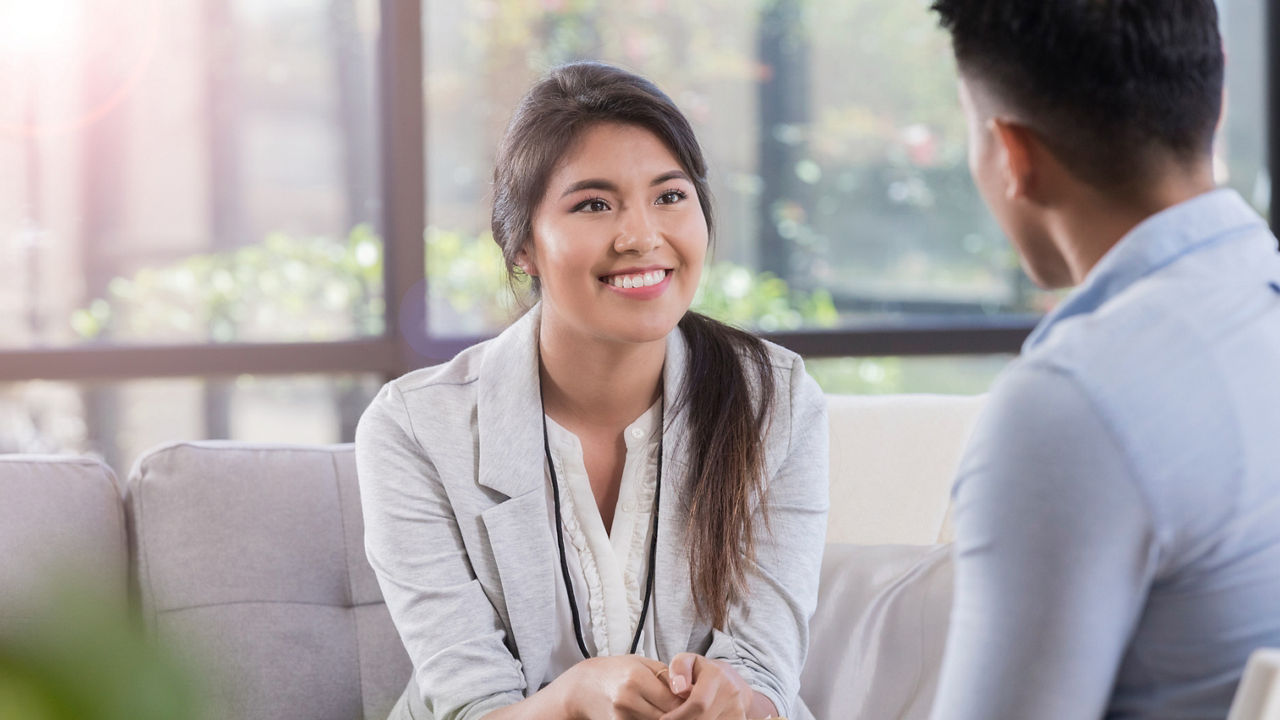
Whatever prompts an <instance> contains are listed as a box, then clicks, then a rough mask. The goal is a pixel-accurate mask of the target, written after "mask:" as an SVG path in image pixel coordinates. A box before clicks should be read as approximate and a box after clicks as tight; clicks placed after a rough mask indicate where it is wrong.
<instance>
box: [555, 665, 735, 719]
mask: <svg viewBox="0 0 1280 720" xmlns="http://www.w3.org/2000/svg"><path fill="white" fill-rule="evenodd" d="M556 684H562V685H563V687H562V688H561V690H562V692H563V697H564V698H565V708H566V710H567V711H568V712H567V716H568V717H570V718H573V719H574V720H746V718H747V710H748V708H750V707H751V702H752V696H753V695H754V691H752V689H751V688H750V686H748V685H747V683H746V681H744V680H743V679H742V678H741V677H740V676H739V675H738V673H737V672H736V671H734V669H733V668H732V667H731V666H729V665H728V664H727V663H724V662H721V661H718V660H711V659H708V658H706V657H703V656H701V655H696V654H694V653H681V654H679V655H677V656H675V657H674V658H672V661H671V666H670V667H668V666H666V665H664V664H662V663H660V662H658V661H656V660H650V659H648V658H645V657H642V656H639V655H618V656H612V657H599V658H592V659H590V660H584V661H582V662H580V663H578V664H577V665H575V666H574V667H573V668H572V669H570V670H569V671H568V672H566V673H565V674H564V675H562V676H561V677H560V678H558V679H557V681H556Z"/></svg>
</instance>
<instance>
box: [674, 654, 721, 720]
mask: <svg viewBox="0 0 1280 720" xmlns="http://www.w3.org/2000/svg"><path fill="white" fill-rule="evenodd" d="M672 662H674V660H673V661H672ZM721 684H722V682H721V680H720V678H719V677H718V676H717V675H716V673H714V672H707V673H702V674H700V675H699V677H698V681H697V682H695V683H694V684H693V686H692V687H691V688H690V690H689V694H688V697H686V698H685V699H684V702H683V703H681V704H680V707H678V708H676V709H675V710H672V711H671V712H669V713H667V714H666V715H663V716H662V720H702V718H703V716H705V715H708V714H710V715H711V716H713V717H714V716H715V715H716V714H718V713H719V711H720V710H721V708H720V707H719V706H718V703H717V695H718V694H720V686H721Z"/></svg>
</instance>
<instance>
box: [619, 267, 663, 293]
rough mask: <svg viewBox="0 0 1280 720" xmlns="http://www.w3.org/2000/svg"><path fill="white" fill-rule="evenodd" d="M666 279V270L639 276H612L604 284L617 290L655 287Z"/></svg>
mask: <svg viewBox="0 0 1280 720" xmlns="http://www.w3.org/2000/svg"><path fill="white" fill-rule="evenodd" d="M666 277H667V271H666V270H653V271H651V272H647V273H641V274H639V275H614V276H612V277H610V278H608V280H607V281H606V282H608V283H609V284H610V285H612V286H614V287H619V288H626V289H631V288H641V287H650V286H653V285H657V284H658V283H660V282H662V281H663V280H665V279H666Z"/></svg>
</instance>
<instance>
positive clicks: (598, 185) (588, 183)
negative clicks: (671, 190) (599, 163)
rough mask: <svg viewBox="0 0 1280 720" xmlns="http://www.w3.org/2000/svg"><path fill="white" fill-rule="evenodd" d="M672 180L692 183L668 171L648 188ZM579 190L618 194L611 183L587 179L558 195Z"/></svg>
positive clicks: (565, 194)
mask: <svg viewBox="0 0 1280 720" xmlns="http://www.w3.org/2000/svg"><path fill="white" fill-rule="evenodd" d="M672 180H685V181H688V182H693V181H692V180H689V176H688V175H686V174H685V173H684V171H682V170H670V171H668V172H664V173H662V174H661V175H659V176H658V177H656V178H654V179H653V181H652V182H650V183H649V186H650V187H653V186H655V185H661V184H662V183H665V182H670V181H672ZM579 190H604V191H605V192H612V193H616V192H618V186H617V185H616V184H614V183H613V182H611V181H609V180H605V179H603V178H589V179H587V180H579V181H577V182H575V183H573V184H571V185H570V186H569V187H567V188H565V189H564V192H563V193H561V194H560V197H565V196H567V195H572V194H573V193H576V192H578V191H579Z"/></svg>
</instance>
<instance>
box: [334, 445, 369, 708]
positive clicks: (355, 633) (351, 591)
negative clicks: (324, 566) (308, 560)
mask: <svg viewBox="0 0 1280 720" xmlns="http://www.w3.org/2000/svg"><path fill="white" fill-rule="evenodd" d="M329 464H330V467H332V468H333V486H334V489H335V491H336V493H337V499H338V521H339V523H340V524H341V530H342V567H343V569H344V570H345V571H346V575H347V607H349V608H355V607H356V591H355V583H354V581H353V580H352V579H351V547H350V546H349V545H348V544H347V514H346V512H345V511H344V510H343V507H342V480H341V472H340V471H339V469H338V457H337V455H333V454H331V455H329ZM351 625H352V627H351V636H352V638H353V639H354V640H355V645H356V657H355V660H356V683H357V686H358V687H359V688H360V716H361V717H362V718H363V717H364V715H365V692H364V668H363V667H362V664H363V661H362V658H363V657H364V656H363V653H361V652H360V618H359V617H357V616H356V614H355V613H354V612H353V613H351Z"/></svg>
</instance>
